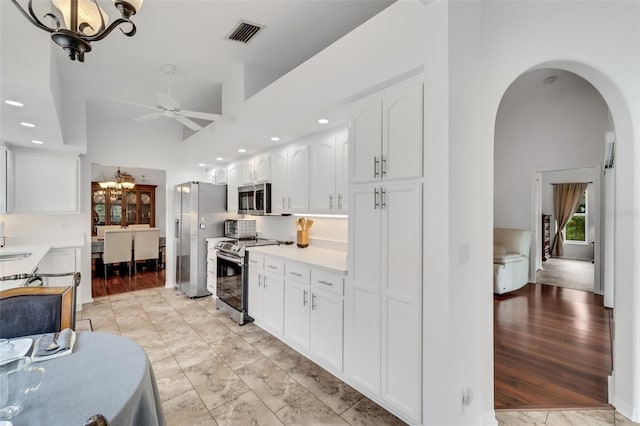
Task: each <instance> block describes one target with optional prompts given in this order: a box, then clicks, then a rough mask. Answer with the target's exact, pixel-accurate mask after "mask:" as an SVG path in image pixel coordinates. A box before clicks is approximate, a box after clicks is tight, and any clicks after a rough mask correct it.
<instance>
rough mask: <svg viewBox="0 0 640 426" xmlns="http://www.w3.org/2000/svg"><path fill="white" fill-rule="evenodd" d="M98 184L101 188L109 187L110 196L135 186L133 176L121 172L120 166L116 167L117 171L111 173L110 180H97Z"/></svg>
mask: <svg viewBox="0 0 640 426" xmlns="http://www.w3.org/2000/svg"><path fill="white" fill-rule="evenodd" d="M99 185H100V188H102V189H107V188H109V189H110V190H111V191H110V193H111V196H112V197H113V196H117V195H120V194H122V192H123V190H124V192H126V191H127V190H129V189H133V188H134V187H135V186H136V184H135V180H134V179H133V176H131V175H130V174H129V173H127V172H121V171H120V167H118V171H117V172H115V173H114V174H113V179H112V180H108V181H104V182H99Z"/></svg>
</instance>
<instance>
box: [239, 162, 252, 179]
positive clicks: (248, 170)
mask: <svg viewBox="0 0 640 426" xmlns="http://www.w3.org/2000/svg"><path fill="white" fill-rule="evenodd" d="M241 168H242V183H243V184H249V183H253V160H249V161H245V162H243V163H241Z"/></svg>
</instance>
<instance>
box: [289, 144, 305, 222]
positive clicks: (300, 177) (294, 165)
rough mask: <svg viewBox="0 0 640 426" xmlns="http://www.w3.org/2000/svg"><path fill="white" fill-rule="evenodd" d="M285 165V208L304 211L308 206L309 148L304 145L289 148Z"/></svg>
mask: <svg viewBox="0 0 640 426" xmlns="http://www.w3.org/2000/svg"><path fill="white" fill-rule="evenodd" d="M288 157H289V158H288V167H287V188H288V196H287V208H288V209H289V210H290V211H292V212H300V211H302V212H304V211H307V210H308V208H309V149H308V147H307V146H306V145H302V146H297V147H293V148H290V149H289V152H288Z"/></svg>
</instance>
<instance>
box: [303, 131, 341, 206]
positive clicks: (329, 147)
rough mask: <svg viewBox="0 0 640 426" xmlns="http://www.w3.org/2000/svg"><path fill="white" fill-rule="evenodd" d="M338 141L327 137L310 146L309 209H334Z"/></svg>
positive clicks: (335, 202) (335, 201) (335, 203)
mask: <svg viewBox="0 0 640 426" xmlns="http://www.w3.org/2000/svg"><path fill="white" fill-rule="evenodd" d="M335 192H336V143H335V137H334V136H331V137H327V138H324V139H323V140H320V141H318V142H316V143H314V144H313V145H311V146H309V210H311V211H312V212H317V211H329V210H333V209H334V208H335V207H336V205H337V200H336V195H335Z"/></svg>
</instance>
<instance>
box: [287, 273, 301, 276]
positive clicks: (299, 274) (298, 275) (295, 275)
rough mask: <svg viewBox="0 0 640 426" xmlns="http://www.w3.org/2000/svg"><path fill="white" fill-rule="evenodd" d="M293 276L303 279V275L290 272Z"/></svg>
mask: <svg viewBox="0 0 640 426" xmlns="http://www.w3.org/2000/svg"><path fill="white" fill-rule="evenodd" d="M289 273H290V274H291V275H295V276H296V277H301V276H302V274H299V273H297V272H289Z"/></svg>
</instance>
